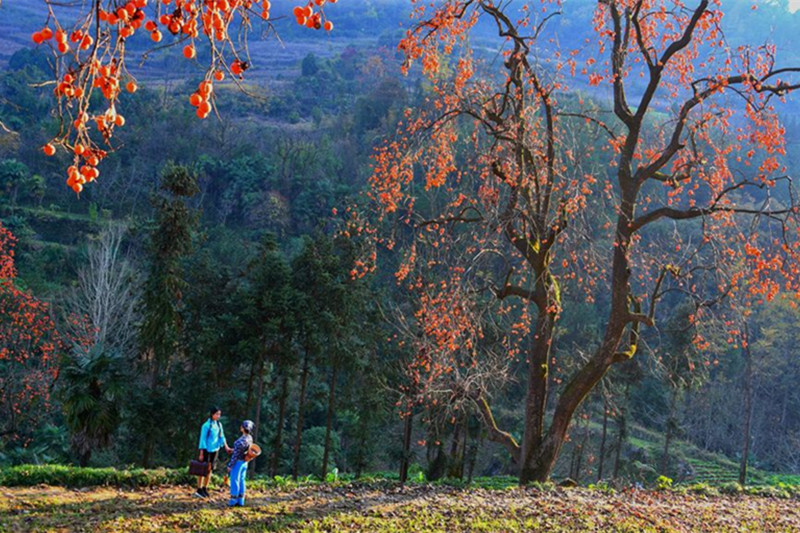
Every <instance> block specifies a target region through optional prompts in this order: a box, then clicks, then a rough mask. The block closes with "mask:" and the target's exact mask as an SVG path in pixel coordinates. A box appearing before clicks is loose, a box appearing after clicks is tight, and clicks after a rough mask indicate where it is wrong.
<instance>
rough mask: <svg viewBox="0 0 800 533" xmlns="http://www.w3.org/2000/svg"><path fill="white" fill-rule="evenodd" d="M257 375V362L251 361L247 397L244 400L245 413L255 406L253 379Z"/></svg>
mask: <svg viewBox="0 0 800 533" xmlns="http://www.w3.org/2000/svg"><path fill="white" fill-rule="evenodd" d="M255 377H256V362H255V361H250V377H249V378H248V379H247V399H246V400H245V402H244V412H245V414H247V413H249V412H250V409H252V407H253V380H254V379H255Z"/></svg>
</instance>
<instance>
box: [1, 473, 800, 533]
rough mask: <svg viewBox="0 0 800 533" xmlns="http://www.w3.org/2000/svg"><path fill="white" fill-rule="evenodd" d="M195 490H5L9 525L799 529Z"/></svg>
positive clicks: (585, 506) (391, 492)
mask: <svg viewBox="0 0 800 533" xmlns="http://www.w3.org/2000/svg"><path fill="white" fill-rule="evenodd" d="M191 492H192V491H191V489H189V488H187V487H164V488H152V489H139V490H118V489H113V488H94V489H81V490H71V489H66V488H59V487H49V486H38V487H32V488H3V487H0V531H3V532H6V531H8V532H18V531H19V532H45V531H59V532H61V531H65V532H66V531H69V532H71V531H88V532H93V533H99V532H125V533H130V532H139V531H202V532H213V531H241V532H244V531H248V532H250V531H370V532H371V531H393V532H401V531H419V532H429V531H441V532H454V531H548V532H579V531H603V532H606V531H630V532H640V531H658V532H661V531H663V532H672V531H680V532H684V531H685V532H699V531H709V532H711V531H714V532H728V531H730V532H733V531H736V532H739V531H787V532H789V531H791V532H797V531H800V506H798V505H797V502H796V501H793V500H787V499H769V498H760V497H753V496H740V497H736V496H728V497H704V496H699V495H681V494H676V493H672V492H650V491H629V492H618V493H613V494H609V493H604V492H601V491H597V490H594V491H590V490H586V489H556V490H551V491H537V490H533V489H512V490H498V491H491V490H483V489H455V488H448V487H429V486H411V487H405V488H403V487H398V486H392V485H384V486H370V485H357V484H351V485H342V486H336V487H331V486H324V485H319V486H311V487H302V488H297V489H293V490H279V489H274V490H261V491H251V492H250V494H249V499H248V501H247V506H246V507H244V508H237V509H228V508H227V506H226V501H227V500H226V495H225V493H224V492H222V491H213V493H212V498H211V499H210V500H200V499H198V498H194V497H192V495H191Z"/></svg>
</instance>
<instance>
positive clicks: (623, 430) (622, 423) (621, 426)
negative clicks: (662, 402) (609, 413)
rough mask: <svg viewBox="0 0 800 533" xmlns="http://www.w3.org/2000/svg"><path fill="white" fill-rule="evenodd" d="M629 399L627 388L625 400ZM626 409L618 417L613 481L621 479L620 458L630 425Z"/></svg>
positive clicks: (623, 408) (620, 411)
mask: <svg viewBox="0 0 800 533" xmlns="http://www.w3.org/2000/svg"><path fill="white" fill-rule="evenodd" d="M627 397H628V387H627V386H626V387H625V399H626V400H627ZM625 417H626V414H625V407H624V406H623V407H622V408H620V410H619V416H618V417H617V449H616V450H615V452H614V473H613V474H612V476H611V477H612V478H613V479H617V478H618V477H619V458H620V455H621V453H622V446H623V445H624V444H625V436H626V435H627V433H628V425H627V420H626V419H625Z"/></svg>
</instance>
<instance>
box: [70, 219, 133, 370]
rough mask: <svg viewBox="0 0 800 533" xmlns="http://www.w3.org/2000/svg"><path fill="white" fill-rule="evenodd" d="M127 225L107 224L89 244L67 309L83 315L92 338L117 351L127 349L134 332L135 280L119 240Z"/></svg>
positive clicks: (121, 241)
mask: <svg viewBox="0 0 800 533" xmlns="http://www.w3.org/2000/svg"><path fill="white" fill-rule="evenodd" d="M126 231H127V228H126V227H125V226H124V225H121V224H111V225H109V226H108V227H107V228H106V229H105V230H103V232H102V233H101V234H100V235H99V236H98V237H97V239H96V240H94V241H93V242H91V243H90V245H89V253H88V261H87V262H86V263H85V264H84V265H83V266H82V268H80V270H79V271H78V280H77V281H78V283H77V286H76V287H75V289H74V291H73V293H72V294H71V295H70V297H69V305H68V308H69V309H70V311H71V312H72V313H73V314H75V315H78V316H85V317H87V319H88V321H89V325H90V326H91V327H92V329H93V330H94V341H95V342H96V343H102V344H103V345H105V346H107V347H111V348H116V349H118V350H119V351H120V352H121V353H123V354H124V353H126V351H127V350H128V349H129V348H131V346H132V344H133V342H134V340H135V335H136V328H134V324H135V322H136V313H137V311H136V308H137V302H138V300H139V292H140V291H139V283H138V279H137V276H136V271H135V269H134V267H133V265H132V263H131V260H130V257H129V255H128V253H127V252H126V250H125V247H124V245H123V241H124V238H125V233H126Z"/></svg>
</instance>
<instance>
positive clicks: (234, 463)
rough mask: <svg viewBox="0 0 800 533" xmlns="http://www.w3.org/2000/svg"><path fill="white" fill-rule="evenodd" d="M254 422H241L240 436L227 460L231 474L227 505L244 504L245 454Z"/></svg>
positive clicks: (251, 440)
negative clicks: (229, 497) (229, 458)
mask: <svg viewBox="0 0 800 533" xmlns="http://www.w3.org/2000/svg"><path fill="white" fill-rule="evenodd" d="M254 427H255V424H253V422H252V421H251V420H245V421H244V422H242V426H241V428H240V431H241V432H242V436H241V437H239V438H238V439H236V442H235V443H234V444H233V453H232V454H231V460H230V461H229V462H228V472H229V473H230V476H231V499H230V501H229V502H228V507H237V506H238V507H242V506H244V493H245V478H246V477H247V461H246V460H245V455H246V454H247V450H248V449H250V445H251V444H253V437H251V436H250V433H252V431H253V428H254Z"/></svg>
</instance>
